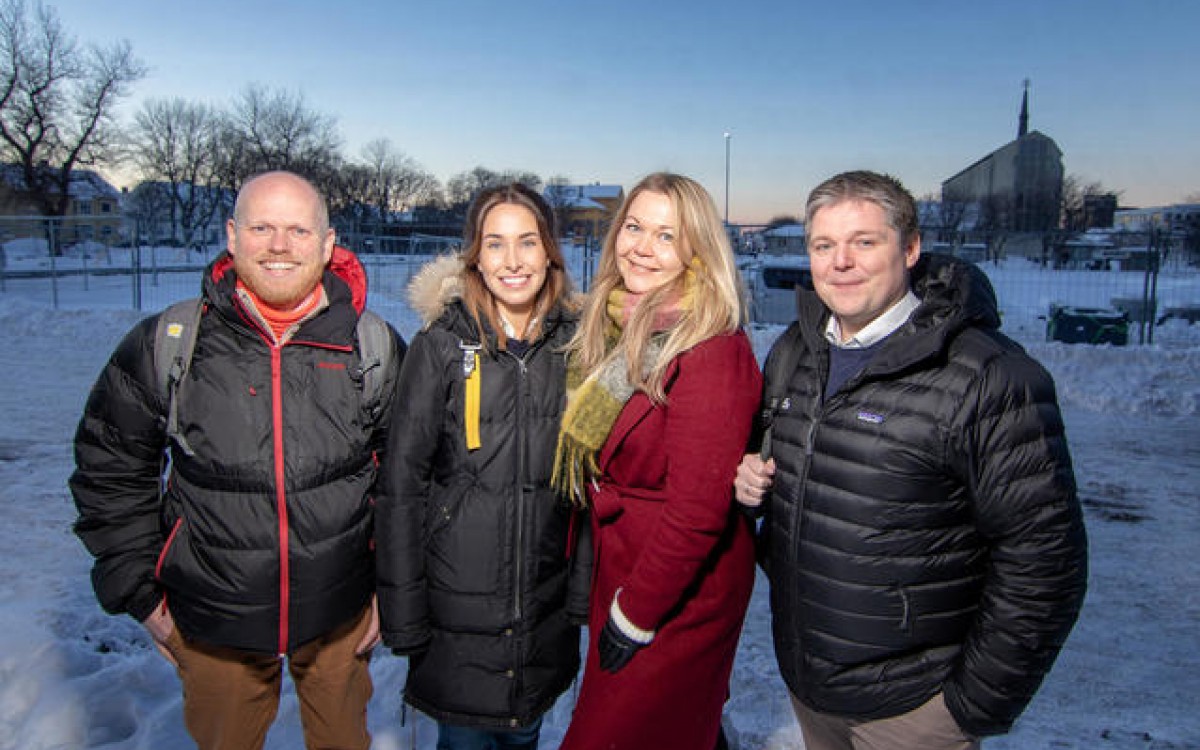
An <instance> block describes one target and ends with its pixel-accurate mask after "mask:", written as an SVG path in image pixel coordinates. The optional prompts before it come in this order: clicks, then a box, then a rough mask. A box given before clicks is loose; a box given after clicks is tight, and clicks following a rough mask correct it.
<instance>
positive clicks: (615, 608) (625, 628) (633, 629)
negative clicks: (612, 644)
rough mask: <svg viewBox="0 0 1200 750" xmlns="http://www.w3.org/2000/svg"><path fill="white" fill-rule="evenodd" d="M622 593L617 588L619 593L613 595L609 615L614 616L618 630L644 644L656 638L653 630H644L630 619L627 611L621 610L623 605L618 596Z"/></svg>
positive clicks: (614, 622)
mask: <svg viewBox="0 0 1200 750" xmlns="http://www.w3.org/2000/svg"><path fill="white" fill-rule="evenodd" d="M620 595H621V590H620V589H617V593H616V595H615V596H613V600H612V606H610V607H609V608H608V616H609V617H611V618H612V621H613V624H614V625H616V626H617V630H620V631H621V633H622V634H623V635H624V636H625V637H626V638H628V639H629V640H631V641H635V642H637V643H640V644H642V645H643V646H644V645H646V644H647V643H649V642H650V641H652V640H654V631H653V630H642V629H641V628H639V627H638V626H637V625H634V624H633V623H632V622H630V621H629V618H628V617H626V616H625V613H624V612H622V611H621V606H620V605H619V604H617V597H618V596H620Z"/></svg>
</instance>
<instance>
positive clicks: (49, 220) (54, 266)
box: [46, 216, 58, 310]
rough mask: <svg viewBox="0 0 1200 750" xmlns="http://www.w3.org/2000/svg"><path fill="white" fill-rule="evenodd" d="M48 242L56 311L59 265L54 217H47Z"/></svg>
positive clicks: (52, 294) (55, 308)
mask: <svg viewBox="0 0 1200 750" xmlns="http://www.w3.org/2000/svg"><path fill="white" fill-rule="evenodd" d="M46 241H47V242H48V243H49V245H48V246H47V248H46V249H47V250H48V251H49V252H48V253H47V254H48V255H49V256H50V302H51V307H52V309H54V310H57V309H58V265H57V263H55V260H54V217H53V216H47V217H46Z"/></svg>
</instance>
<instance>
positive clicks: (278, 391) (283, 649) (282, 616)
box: [270, 342, 291, 657]
mask: <svg viewBox="0 0 1200 750" xmlns="http://www.w3.org/2000/svg"><path fill="white" fill-rule="evenodd" d="M270 346H271V420H272V428H273V429H272V433H273V434H272V438H273V441H274V444H275V446H274V452H275V510H276V517H277V518H278V520H279V656H280V657H283V656H284V655H286V654H287V645H288V609H289V607H290V605H291V587H290V585H289V583H288V581H289V579H290V577H291V565H290V564H289V558H290V551H289V545H288V510H287V485H286V475H285V472H284V467H283V356H282V355H283V346H282V345H281V344H276V343H274V342H271V344H270Z"/></svg>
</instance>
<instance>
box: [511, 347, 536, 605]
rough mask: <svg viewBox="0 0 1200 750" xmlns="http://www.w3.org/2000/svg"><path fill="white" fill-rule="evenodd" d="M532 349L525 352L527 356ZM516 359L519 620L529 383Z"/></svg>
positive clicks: (522, 363)
mask: <svg viewBox="0 0 1200 750" xmlns="http://www.w3.org/2000/svg"><path fill="white" fill-rule="evenodd" d="M530 352H532V349H530V351H529V352H526V353H525V356H529V354H530ZM514 359H516V361H517V429H516V432H515V435H516V439H517V467H516V470H517V476H516V480H517V481H516V487H517V539H516V546H515V550H516V552H515V557H514V559H513V563H514V565H513V570H514V572H515V574H516V575H515V576H514V580H513V586H514V590H513V619H514V620H518V621H519V620H520V619H521V612H522V610H523V609H524V603H523V601H522V596H521V584H522V581H523V580H524V576H522V575H521V572H522V571H521V568H522V565H523V563H524V560H525V549H524V547H525V475H526V474H527V473H528V472H527V471H526V467H525V461H526V457H525V433H526V432H527V426H526V424H525V390H526V388H527V387H528V385H529V382H528V375H529V371H528V368H526V366H525V359H524V358H523V357H514Z"/></svg>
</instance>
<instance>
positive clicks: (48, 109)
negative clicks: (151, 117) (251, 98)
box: [0, 0, 146, 216]
mask: <svg viewBox="0 0 1200 750" xmlns="http://www.w3.org/2000/svg"><path fill="white" fill-rule="evenodd" d="M28 11H29V9H28V8H27V6H26V3H25V1H24V0H3V2H0V158H3V160H4V161H8V162H12V163H14V164H15V165H16V168H17V170H18V171H19V176H20V178H21V179H22V180H23V182H24V184H23V185H22V186H20V187H21V189H23V190H24V191H25V192H26V194H27V195H28V196H29V198H30V200H32V201H33V203H34V204H35V205H36V206H37V207H38V209H39V210H40V211H41V212H42V213H43V214H45V215H48V216H63V215H65V214H66V212H67V209H68V207H69V206H70V193H69V187H70V184H71V173H72V172H73V171H74V170H75V169H76V168H77V167H83V166H95V165H100V164H104V163H105V162H107V161H108V160H110V159H111V158H113V156H114V155H115V152H116V150H117V133H116V132H115V129H114V128H113V110H114V107H115V106H116V105H117V103H118V102H120V101H121V99H123V98H124V97H126V96H127V95H128V94H129V91H130V89H131V87H132V85H133V83H134V82H136V81H138V80H139V79H141V78H142V76H143V75H145V72H146V68H145V66H144V65H143V64H142V63H141V61H139V60H138V59H137V58H136V57H134V55H133V49H132V47H131V46H130V44H129V42H127V41H120V42H116V43H113V44H111V45H109V46H107V47H100V46H97V45H89V46H87V47H80V45H79V43H78V42H77V41H76V40H75V38H74V37H73V36H71V35H70V34H69V33H68V32H67V31H66V30H65V29H64V28H63V26H62V24H61V23H60V22H59V20H58V16H57V15H56V13H55V11H54V9H53V8H51V7H48V6H46V5H43V4H42V3H40V2H38V3H36V4H35V5H34V6H33V12H32V14H30V13H29V12H28Z"/></svg>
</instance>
